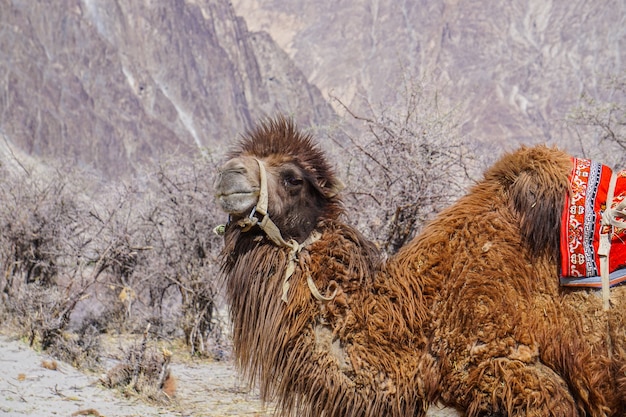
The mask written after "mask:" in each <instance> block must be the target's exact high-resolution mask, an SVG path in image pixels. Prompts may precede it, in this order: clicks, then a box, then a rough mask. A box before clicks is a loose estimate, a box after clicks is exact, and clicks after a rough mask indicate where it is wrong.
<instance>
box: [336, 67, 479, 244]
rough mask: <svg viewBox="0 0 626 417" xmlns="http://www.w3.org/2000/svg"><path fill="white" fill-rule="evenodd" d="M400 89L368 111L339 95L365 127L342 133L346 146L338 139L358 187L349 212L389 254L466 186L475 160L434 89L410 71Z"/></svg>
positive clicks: (349, 175) (348, 171)
mask: <svg viewBox="0 0 626 417" xmlns="http://www.w3.org/2000/svg"><path fill="white" fill-rule="evenodd" d="M399 95H400V97H401V98H402V100H401V101H400V102H399V104H397V105H394V106H391V107H384V106H378V107H376V106H374V105H372V104H371V103H370V104H369V114H367V115H361V114H357V113H355V112H353V111H352V110H350V109H349V108H348V107H347V106H345V105H343V103H341V102H340V101H339V103H340V104H341V105H342V106H343V108H344V109H345V110H346V112H347V114H348V116H349V117H351V118H352V119H354V120H355V121H356V122H357V125H358V127H359V130H358V133H357V134H354V133H348V132H345V131H344V133H345V134H346V136H347V138H348V144H345V145H344V144H342V143H341V142H339V141H336V142H337V143H338V144H339V145H340V146H341V147H342V148H343V149H344V150H345V156H344V159H343V161H342V163H343V164H345V169H346V177H347V179H348V181H349V182H350V187H349V188H350V189H351V190H354V191H351V192H349V193H348V200H347V205H348V206H349V209H350V212H351V214H350V217H351V218H355V217H356V218H358V222H359V226H360V227H361V230H366V235H368V236H369V237H370V238H372V239H377V237H378V240H377V241H378V243H379V245H380V246H381V247H382V248H383V249H384V250H385V251H386V252H387V253H394V252H396V251H397V250H398V249H399V248H400V247H402V246H403V245H404V244H405V243H406V242H407V241H408V240H410V239H411V238H412V237H414V236H415V235H416V234H417V232H418V231H419V230H420V229H421V227H422V225H423V224H424V222H425V221H427V220H428V219H430V218H432V216H433V215H434V214H435V213H437V212H438V211H439V210H441V209H442V208H443V207H446V206H447V205H449V204H450V203H451V202H452V201H454V200H455V199H456V198H458V197H459V196H460V195H461V194H462V193H464V192H465V189H466V187H467V185H468V184H469V183H470V176H471V171H472V166H473V163H474V155H473V152H472V149H471V148H470V147H468V146H467V144H466V141H464V139H463V136H462V135H461V133H460V124H459V122H458V121H457V120H455V117H454V115H455V114H454V110H445V111H444V110H442V108H441V107H442V106H441V105H440V103H439V101H438V96H437V92H436V91H433V90H431V89H429V88H428V86H427V85H425V84H424V83H422V82H418V81H415V80H414V79H413V78H411V77H407V78H406V79H405V82H404V90H402V91H401V92H400V93H399ZM381 236H383V237H382V238H381Z"/></svg>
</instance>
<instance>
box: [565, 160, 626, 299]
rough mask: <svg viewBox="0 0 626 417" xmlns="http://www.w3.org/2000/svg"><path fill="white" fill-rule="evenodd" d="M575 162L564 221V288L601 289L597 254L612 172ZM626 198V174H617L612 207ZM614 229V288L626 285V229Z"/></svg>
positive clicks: (611, 264) (611, 261)
mask: <svg viewBox="0 0 626 417" xmlns="http://www.w3.org/2000/svg"><path fill="white" fill-rule="evenodd" d="M572 162H573V169H572V172H571V174H570V178H569V180H570V195H569V196H568V198H566V202H565V207H564V210H563V215H562V218H561V285H566V286H582V287H595V288H600V287H601V286H602V284H601V281H600V258H599V256H598V253H597V252H598V246H599V238H600V230H601V228H602V227H603V226H602V225H601V221H602V213H603V211H604V209H605V208H606V204H607V201H606V200H607V193H608V189H609V183H610V181H611V175H612V171H611V169H610V168H609V167H607V166H606V165H602V164H599V163H597V162H594V161H590V160H588V159H580V158H572ZM625 198H626V170H624V171H621V172H619V173H618V174H617V182H616V186H615V191H614V198H613V201H612V203H611V207H615V206H616V205H617V204H618V203H619V202H620V201H622V200H624V199H625ZM605 227H606V226H605ZM612 229H613V230H612V233H611V252H610V255H609V272H610V273H611V274H610V283H611V286H613V285H617V284H619V283H621V282H624V281H626V229H618V228H615V227H613V228H612Z"/></svg>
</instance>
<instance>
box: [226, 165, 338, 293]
mask: <svg viewBox="0 0 626 417" xmlns="http://www.w3.org/2000/svg"><path fill="white" fill-rule="evenodd" d="M255 160H256V161H257V163H258V164H259V180H260V189H259V199H258V200H257V204H256V205H255V206H254V207H253V208H252V210H251V211H250V214H249V215H248V217H244V218H243V219H241V220H239V221H238V222H237V223H236V225H237V226H239V227H241V231H242V232H247V231H249V230H250V229H252V227H254V226H258V227H259V228H260V229H261V230H262V231H263V232H264V233H265V235H266V236H267V237H268V238H269V239H270V240H271V241H272V242H273V243H274V244H275V245H276V246H278V247H284V248H287V249H288V250H289V254H288V255H287V258H288V264H287V267H286V268H285V276H284V278H283V288H282V297H281V300H283V301H284V302H285V303H286V302H287V300H288V297H287V295H288V292H289V285H290V284H289V279H290V278H291V276H292V275H293V273H294V272H295V271H296V264H297V262H298V255H299V254H300V252H301V251H302V249H304V248H305V247H307V246H309V245H310V244H312V243H314V242H316V241H318V240H319V239H320V238H321V236H322V235H321V233H320V232H318V231H316V230H314V231H313V232H311V234H310V235H309V237H307V238H306V239H305V240H304V242H302V244H300V243H298V242H297V241H296V240H295V239H289V240H288V241H286V240H285V239H284V238H283V236H282V234H281V233H280V229H279V228H278V226H276V223H274V222H273V221H272V219H270V216H269V214H268V213H267V206H268V191H267V172H266V171H265V165H264V164H263V162H262V161H261V160H260V159H255ZM256 214H259V215H261V219H260V220H259V219H258V218H257V216H256ZM307 285H308V287H309V290H310V291H311V294H312V295H313V297H315V298H316V299H317V300H319V301H331V300H332V299H334V298H335V296H336V295H337V287H336V286H335V288H334V291H333V293H332V294H331V295H330V296H323V295H322V294H321V293H320V291H319V289H318V288H317V286H316V285H315V282H314V281H313V278H312V277H311V273H310V272H308V271H307Z"/></svg>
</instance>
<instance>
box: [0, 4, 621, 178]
mask: <svg viewBox="0 0 626 417" xmlns="http://www.w3.org/2000/svg"><path fill="white" fill-rule="evenodd" d="M624 28H626V4H625V3H624V2H622V1H619V0H607V1H602V2H598V1H594V0H575V1H569V2H565V1H557V0H545V1H544V0H514V1H490V2H487V1H484V0H482V1H481V0H470V1H464V2H459V1H457V0H432V1H431V0H416V1H408V0H399V1H396V0H351V1H334V0H316V1H298V2H293V1H287V0H233V2H232V3H231V2H229V1H228V0H151V1H149V0H138V1H134V0H63V1H58V2H40V1H30V0H0V129H1V130H0V134H1V136H2V138H3V140H2V141H0V142H1V143H0V147H5V148H6V147H8V148H11V149H13V151H14V152H13V153H15V154H17V153H18V151H19V152H23V153H25V154H27V155H30V156H32V157H35V158H56V159H62V160H65V161H67V162H68V163H71V164H75V165H78V166H81V167H90V168H93V169H95V170H97V171H99V172H101V173H102V174H103V175H104V176H105V177H116V176H119V175H124V174H126V173H132V172H134V171H136V170H137V167H138V166H140V165H141V164H144V163H148V162H151V161H153V160H154V159H156V158H159V157H161V156H163V155H171V154H176V153H183V154H191V153H196V152H198V149H202V150H204V151H205V152H207V153H208V154H213V153H216V152H219V151H220V150H221V149H222V148H223V146H224V143H226V142H228V141H230V140H232V138H234V137H236V136H237V135H238V134H239V133H240V132H241V131H242V130H244V129H246V128H247V127H248V126H249V125H250V124H251V123H252V122H254V121H255V120H256V119H258V118H259V117H262V116H264V115H272V114H274V113H276V112H277V111H280V112H283V113H286V114H288V115H292V116H294V117H295V118H296V120H297V121H298V122H299V124H301V125H304V126H309V125H318V126H328V125H330V124H331V123H334V121H335V120H336V114H337V113H338V111H340V110H341V106H340V105H338V102H337V101H336V100H333V99H332V97H335V98H338V99H339V100H341V102H343V103H344V104H345V105H347V106H348V107H349V108H350V109H352V110H354V111H356V112H359V113H361V114H367V112H368V111H369V109H370V108H371V107H377V108H382V109H387V108H390V107H393V106H394V105H398V103H401V102H402V100H403V97H402V90H403V89H404V88H405V87H406V85H405V82H404V81H403V80H404V79H406V78H413V79H417V80H420V82H422V83H424V84H425V85H428V86H429V87H430V88H432V89H433V90H436V91H437V95H438V96H437V102H438V103H440V104H441V106H442V111H447V110H448V109H454V111H455V113H456V115H457V117H458V119H460V123H461V125H462V133H463V135H465V137H466V138H467V141H468V142H470V143H475V144H477V147H478V149H479V150H481V149H482V150H483V151H484V152H483V154H482V155H483V157H485V158H486V159H487V160H488V159H489V158H490V157H496V156H497V155H498V154H499V153H500V151H501V150H503V149H508V148H511V147H514V146H517V145H518V144H520V143H524V144H532V143H538V142H546V143H549V144H556V145H560V146H564V147H566V148H567V149H569V150H571V151H572V152H579V151H580V150H581V149H584V150H585V151H586V152H587V151H588V150H589V149H594V148H595V147H597V145H598V143H597V142H598V141H597V138H596V137H594V136H588V135H581V134H580V132H579V131H576V130H575V129H573V128H572V127H571V125H568V124H566V123H565V119H566V118H567V116H568V114H569V113H570V112H571V110H572V109H573V108H574V107H576V106H577V105H578V104H579V103H580V99H581V94H582V93H585V94H587V95H588V96H590V97H597V98H599V97H602V96H603V95H605V96H606V95H610V94H612V93H613V91H611V90H610V89H608V90H606V89H605V88H604V81H605V80H606V79H607V78H608V77H609V76H610V75H613V74H620V73H624V68H623V65H622V62H623V61H624V54H625V53H626V45H625V43H626V30H625V29H624ZM610 98H611V99H612V100H616V99H620V100H621V99H623V97H618V96H611V97H610ZM347 119H349V118H347ZM3 153H4V154H10V152H9V153H7V152H3ZM487 162H488V161H487Z"/></svg>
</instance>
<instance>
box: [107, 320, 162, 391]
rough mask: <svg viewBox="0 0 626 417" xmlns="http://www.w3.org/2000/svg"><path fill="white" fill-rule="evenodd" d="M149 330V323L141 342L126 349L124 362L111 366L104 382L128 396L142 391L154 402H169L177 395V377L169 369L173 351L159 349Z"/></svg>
mask: <svg viewBox="0 0 626 417" xmlns="http://www.w3.org/2000/svg"><path fill="white" fill-rule="evenodd" d="M149 330H150V326H149V325H148V327H147V328H146V330H145V332H144V334H143V339H142V341H141V343H139V344H137V343H136V344H133V345H130V346H128V347H126V348H123V349H122V359H121V361H120V363H119V364H118V365H116V366H114V367H113V368H111V369H110V370H109V371H108V372H107V373H106V375H104V376H103V377H102V378H101V382H102V384H103V385H105V386H107V387H109V388H117V389H120V390H121V391H122V392H124V393H125V394H127V395H132V394H140V395H142V396H143V397H145V398H148V399H150V400H153V401H157V402H166V401H168V400H170V399H171V397H172V396H173V394H174V389H173V383H174V376H173V375H172V373H171V371H170V369H169V364H170V362H171V359H172V353H171V352H170V351H169V350H167V349H161V350H159V349H158V348H156V347H155V346H154V343H151V341H150V331H149Z"/></svg>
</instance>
